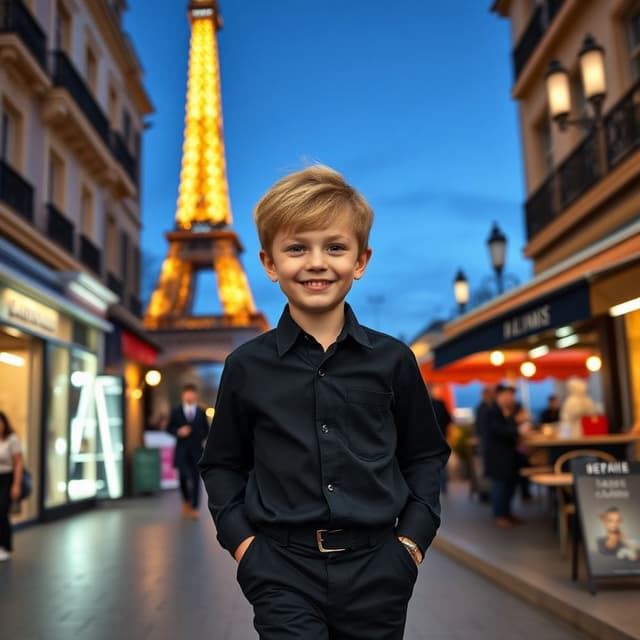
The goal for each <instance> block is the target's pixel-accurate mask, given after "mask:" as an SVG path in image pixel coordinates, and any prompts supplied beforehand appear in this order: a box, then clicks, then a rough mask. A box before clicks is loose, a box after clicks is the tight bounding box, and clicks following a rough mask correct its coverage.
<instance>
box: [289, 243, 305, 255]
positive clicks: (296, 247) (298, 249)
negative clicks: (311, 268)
mask: <svg viewBox="0 0 640 640" xmlns="http://www.w3.org/2000/svg"><path fill="white" fill-rule="evenodd" d="M303 251H304V247H303V246H302V245H301V244H292V245H289V246H288V247H287V248H286V252H287V253H294V254H295V253H302V252H303Z"/></svg>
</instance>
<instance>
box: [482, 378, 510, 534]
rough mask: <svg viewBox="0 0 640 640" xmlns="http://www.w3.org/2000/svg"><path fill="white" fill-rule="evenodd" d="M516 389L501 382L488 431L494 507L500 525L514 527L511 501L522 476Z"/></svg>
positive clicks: (487, 425) (488, 467) (489, 418)
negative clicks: (518, 478)
mask: <svg viewBox="0 0 640 640" xmlns="http://www.w3.org/2000/svg"><path fill="white" fill-rule="evenodd" d="M515 404H516V400H515V389H514V387H512V386H510V385H503V384H499V385H498V386H497V387H496V398H495V402H494V404H493V405H492V406H491V408H490V409H489V413H488V416H487V423H486V434H485V439H484V442H485V461H486V473H487V475H488V476H489V478H491V489H490V498H491V508H492V510H493V517H494V518H495V522H496V524H497V525H498V526H499V527H503V528H508V527H512V526H513V525H514V524H515V523H516V522H517V519H516V518H515V517H514V516H513V514H512V513H511V500H512V498H513V493H514V491H515V487H516V480H517V477H518V466H517V450H516V446H517V442H518V425H517V424H516V419H515V415H514V409H515Z"/></svg>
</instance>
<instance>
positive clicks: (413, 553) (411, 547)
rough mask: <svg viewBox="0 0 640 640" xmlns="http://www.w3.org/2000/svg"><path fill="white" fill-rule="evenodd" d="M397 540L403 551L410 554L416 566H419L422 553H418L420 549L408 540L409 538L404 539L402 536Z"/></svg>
mask: <svg viewBox="0 0 640 640" xmlns="http://www.w3.org/2000/svg"><path fill="white" fill-rule="evenodd" d="M398 540H400V542H402V544H403V545H404V546H405V549H406V550H407V551H408V552H409V553H410V554H411V557H412V558H413V561H414V562H415V563H416V565H419V564H420V563H421V562H422V551H420V547H419V546H418V545H417V544H416V543H415V542H414V541H413V540H409V538H405V537H404V536H403V537H401V538H398Z"/></svg>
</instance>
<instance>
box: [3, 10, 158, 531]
mask: <svg viewBox="0 0 640 640" xmlns="http://www.w3.org/2000/svg"><path fill="white" fill-rule="evenodd" d="M125 9H126V0H95V1H94V0H92V1H90V2H88V1H82V0H8V1H7V2H3V3H1V4H0V118H1V120H0V377H1V378H2V384H1V385H0V410H2V411H4V412H5V413H6V414H7V415H8V416H9V418H10V420H11V423H12V425H13V427H14V429H15V430H16V431H17V433H18V435H19V437H20V439H21V441H22V444H23V447H24V453H25V462H26V465H27V467H28V469H29V470H30V471H31V473H32V474H33V476H34V494H33V496H32V497H31V498H30V499H29V500H28V501H26V502H25V506H24V508H23V513H22V519H24V520H42V519H48V518H50V517H56V516H57V515H61V514H64V513H66V512H69V511H73V510H75V509H77V508H80V507H83V506H86V505H87V504H91V503H93V502H95V500H96V499H101V498H106V499H109V498H118V497H120V496H122V495H124V494H126V493H127V486H128V469H129V467H130V465H129V460H130V456H131V453H132V451H133V449H134V448H135V447H136V446H139V445H140V444H141V443H142V437H143V433H142V432H143V427H144V425H143V420H144V417H143V416H144V412H143V411H142V406H141V403H142V400H143V398H141V390H142V389H143V379H144V374H145V372H146V371H147V370H148V369H149V368H151V367H152V366H153V364H154V363H155V359H156V355H157V348H156V347H155V345H154V344H153V342H152V341H150V340H149V338H148V336H147V335H146V334H145V332H144V330H143V328H142V324H141V320H140V318H141V314H142V304H141V301H140V290H139V286H140V262H141V258H140V232H141V227H142V221H141V215H140V168H141V141H142V134H143V130H144V126H145V123H144V118H145V116H147V115H149V114H150V113H152V111H153V106H152V104H151V101H150V98H149V96H148V95H147V92H146V90H145V87H144V84H143V73H142V68H141V65H140V62H139V60H138V58H137V56H136V52H135V50H134V48H133V45H132V43H131V41H130V40H129V38H128V37H127V35H126V33H125V32H124V31H123V27H122V14H123V11H124V10H125Z"/></svg>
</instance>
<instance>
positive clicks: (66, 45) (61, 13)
mask: <svg viewBox="0 0 640 640" xmlns="http://www.w3.org/2000/svg"><path fill="white" fill-rule="evenodd" d="M55 48H56V49H61V50H62V51H64V52H65V53H66V54H67V55H69V54H70V53H71V14H70V13H69V11H68V10H67V7H66V6H65V4H64V3H63V2H61V1H60V0H58V3H57V6H56V18H55Z"/></svg>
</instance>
